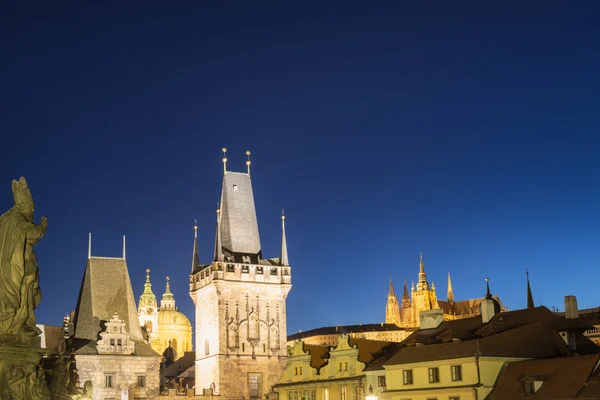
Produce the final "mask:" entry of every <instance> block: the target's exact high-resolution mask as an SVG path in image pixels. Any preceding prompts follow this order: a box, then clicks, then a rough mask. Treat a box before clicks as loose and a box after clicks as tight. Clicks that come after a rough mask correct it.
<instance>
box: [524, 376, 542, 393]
mask: <svg viewBox="0 0 600 400" xmlns="http://www.w3.org/2000/svg"><path fill="white" fill-rule="evenodd" d="M524 383H525V394H527V395H528V396H530V395H533V394H536V393H537V391H538V390H540V388H541V387H542V384H543V383H544V381H543V379H541V378H528V379H526V380H525V381H524Z"/></svg>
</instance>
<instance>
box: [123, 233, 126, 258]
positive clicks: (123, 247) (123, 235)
mask: <svg viewBox="0 0 600 400" xmlns="http://www.w3.org/2000/svg"><path fill="white" fill-rule="evenodd" d="M123 260H126V258H125V235H123Z"/></svg>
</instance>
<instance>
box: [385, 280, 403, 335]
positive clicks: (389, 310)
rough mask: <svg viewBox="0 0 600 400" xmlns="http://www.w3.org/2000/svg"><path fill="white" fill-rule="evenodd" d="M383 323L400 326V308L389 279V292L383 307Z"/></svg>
mask: <svg viewBox="0 0 600 400" xmlns="http://www.w3.org/2000/svg"><path fill="white" fill-rule="evenodd" d="M385 323H386V324H396V325H400V308H399V306H398V298H397V297H396V293H394V285H393V283H392V278H391V277H390V291H389V292H388V300H387V305H386V307H385Z"/></svg>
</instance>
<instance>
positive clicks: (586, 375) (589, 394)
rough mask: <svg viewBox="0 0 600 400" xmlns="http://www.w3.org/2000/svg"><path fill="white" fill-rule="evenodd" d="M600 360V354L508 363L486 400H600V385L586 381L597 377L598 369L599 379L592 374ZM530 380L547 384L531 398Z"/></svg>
mask: <svg viewBox="0 0 600 400" xmlns="http://www.w3.org/2000/svg"><path fill="white" fill-rule="evenodd" d="M599 358H600V355H598V354H591V355H587V356H572V357H560V358H551V359H540V360H527V361H519V362H511V363H506V364H505V365H504V367H503V369H502V371H501V372H500V374H499V375H498V379H497V381H496V384H495V385H494V389H493V390H492V391H491V392H490V394H489V395H488V396H487V397H486V400H506V399H511V400H520V399H523V400H526V399H548V400H566V399H596V400H598V399H600V386H598V385H595V386H594V385H588V384H586V382H589V381H591V380H593V379H592V378H595V377H597V374H598V370H596V372H595V376H594V375H593V374H592V371H594V368H595V367H596V366H597V364H598V360H599ZM591 374H592V376H591ZM527 380H541V381H543V383H542V385H541V386H540V388H539V389H538V391H537V392H536V393H535V394H533V395H527V394H526V392H525V381H527ZM580 396H585V397H580Z"/></svg>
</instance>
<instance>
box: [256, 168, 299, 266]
mask: <svg viewBox="0 0 600 400" xmlns="http://www.w3.org/2000/svg"><path fill="white" fill-rule="evenodd" d="M248 173H250V172H249V171H248ZM279 261H280V264H281V265H290V262H289V260H288V251H287V241H286V240H285V213H284V212H283V208H282V209H281V255H280V258H279Z"/></svg>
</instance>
